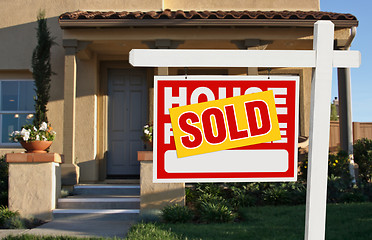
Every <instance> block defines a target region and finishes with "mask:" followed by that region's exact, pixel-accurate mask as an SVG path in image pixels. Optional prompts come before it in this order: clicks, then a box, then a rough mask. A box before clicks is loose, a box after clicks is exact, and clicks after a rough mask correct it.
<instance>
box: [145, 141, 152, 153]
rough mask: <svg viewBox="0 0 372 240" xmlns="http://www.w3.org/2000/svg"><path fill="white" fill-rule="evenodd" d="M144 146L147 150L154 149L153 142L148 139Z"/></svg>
mask: <svg viewBox="0 0 372 240" xmlns="http://www.w3.org/2000/svg"><path fill="white" fill-rule="evenodd" d="M144 148H145V150H146V151H152V149H153V142H150V141H146V142H145V146H144Z"/></svg>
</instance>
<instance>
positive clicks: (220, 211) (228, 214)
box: [200, 202, 236, 223]
mask: <svg viewBox="0 0 372 240" xmlns="http://www.w3.org/2000/svg"><path fill="white" fill-rule="evenodd" d="M235 218H236V214H235V213H234V212H233V211H232V209H231V208H230V207H229V206H227V205H226V204H225V203H223V202H202V203H201V204H200V219H201V221H203V222H207V223H212V222H216V223H222V222H231V221H233V220H234V219H235Z"/></svg>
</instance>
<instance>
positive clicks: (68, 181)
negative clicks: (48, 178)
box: [61, 163, 80, 186]
mask: <svg viewBox="0 0 372 240" xmlns="http://www.w3.org/2000/svg"><path fill="white" fill-rule="evenodd" d="M79 175H80V168H79V166H77V165H76V164H73V163H64V164H62V165H61V177H62V185H63V186H73V185H76V184H78V183H79Z"/></svg>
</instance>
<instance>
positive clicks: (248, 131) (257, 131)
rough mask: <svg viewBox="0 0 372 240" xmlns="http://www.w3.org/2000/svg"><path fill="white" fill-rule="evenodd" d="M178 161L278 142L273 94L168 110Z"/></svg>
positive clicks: (248, 95) (248, 96)
mask: <svg viewBox="0 0 372 240" xmlns="http://www.w3.org/2000/svg"><path fill="white" fill-rule="evenodd" d="M169 113H170V117H171V122H172V128H173V134H174V141H175V144H176V149H177V156H178V157H179V158H182V157H187V156H192V155H197V154H203V153H208V152H215V151H220V150H225V149H232V148H237V147H243V146H248V145H253V144H259V143H265V142H270V141H276V140H280V139H281V136H280V130H279V124H278V117H277V114H276V108H275V100H274V95H273V91H272V90H271V91H265V92H259V93H253V94H247V95H242V96H237V97H231V98H225V99H220V100H215V101H209V102H203V103H198V104H192V105H186V106H182V107H176V108H171V109H169Z"/></svg>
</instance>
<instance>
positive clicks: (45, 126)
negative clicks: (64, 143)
mask: <svg viewBox="0 0 372 240" xmlns="http://www.w3.org/2000/svg"><path fill="white" fill-rule="evenodd" d="M47 129H48V124H47V123H46V122H43V123H42V124H41V125H40V129H39V130H41V131H46V130H47Z"/></svg>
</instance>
